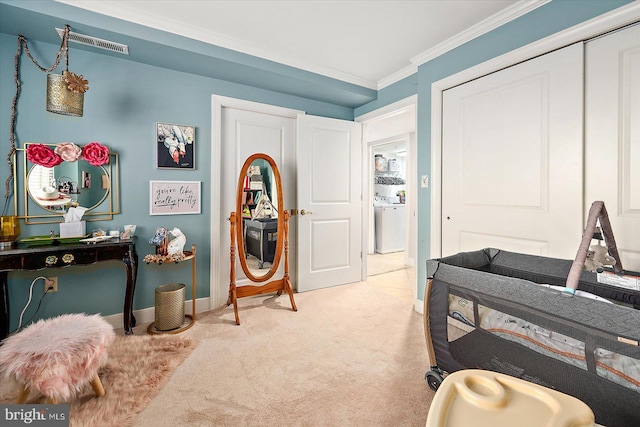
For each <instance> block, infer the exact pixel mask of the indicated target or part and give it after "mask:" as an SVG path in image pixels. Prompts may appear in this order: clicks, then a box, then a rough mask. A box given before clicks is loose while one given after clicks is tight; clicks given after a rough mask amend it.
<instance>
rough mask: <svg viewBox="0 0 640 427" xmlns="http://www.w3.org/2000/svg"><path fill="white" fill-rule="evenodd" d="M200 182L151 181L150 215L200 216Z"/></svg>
mask: <svg viewBox="0 0 640 427" xmlns="http://www.w3.org/2000/svg"><path fill="white" fill-rule="evenodd" d="M200 188H201V182H200V181H149V215H184V214H199V213H200V209H201V207H200V205H201V197H200Z"/></svg>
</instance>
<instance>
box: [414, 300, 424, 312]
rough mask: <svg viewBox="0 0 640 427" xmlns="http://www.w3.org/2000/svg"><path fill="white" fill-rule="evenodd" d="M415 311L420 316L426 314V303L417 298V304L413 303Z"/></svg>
mask: <svg viewBox="0 0 640 427" xmlns="http://www.w3.org/2000/svg"><path fill="white" fill-rule="evenodd" d="M413 309H414V310H415V311H417V312H418V313H420V314H424V301H422V300H421V299H418V298H416V300H415V302H414V303H413Z"/></svg>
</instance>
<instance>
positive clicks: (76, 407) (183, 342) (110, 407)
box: [0, 336, 195, 427]
mask: <svg viewBox="0 0 640 427" xmlns="http://www.w3.org/2000/svg"><path fill="white" fill-rule="evenodd" d="M194 347H195V342H194V340H193V339H189V338H186V337H178V336H154V337H151V336H129V337H123V336H117V337H116V339H115V341H114V342H113V343H112V344H111V346H110V347H109V350H108V353H109V360H108V362H107V364H106V365H105V366H104V367H103V368H102V369H101V370H100V372H99V374H100V379H101V381H102V384H103V386H104V388H105V391H106V395H104V396H102V397H100V398H96V397H95V394H94V392H93V390H92V389H91V386H89V384H87V385H86V386H85V387H84V389H83V390H82V392H81V393H80V394H79V395H78V397H77V398H75V399H74V400H72V401H71V402H69V415H70V417H69V418H70V420H69V421H70V425H71V426H79V427H80V426H81V427H94V426H100V427H110V426H113V427H116V426H118V427H120V426H129V425H132V424H133V422H134V420H135V418H136V415H137V414H138V413H139V412H140V411H142V410H143V409H144V408H145V407H146V406H147V405H148V404H149V402H150V401H151V400H152V399H153V398H154V397H155V396H156V395H157V394H158V392H159V391H160V389H161V388H162V387H163V386H164V385H165V383H166V382H167V380H168V379H169V377H170V376H171V374H172V373H173V372H174V371H175V369H176V367H178V365H180V364H181V363H182V362H183V361H184V360H185V359H186V358H187V356H188V355H189V354H190V353H191V351H192V350H193V349H194ZM17 394H18V387H17V384H15V383H7V382H3V384H2V387H1V388H0V403H13V402H15V399H16V396H17ZM28 403H40V404H41V403H43V396H42V395H39V394H38V393H36V392H32V393H31V396H30V398H29V400H28Z"/></svg>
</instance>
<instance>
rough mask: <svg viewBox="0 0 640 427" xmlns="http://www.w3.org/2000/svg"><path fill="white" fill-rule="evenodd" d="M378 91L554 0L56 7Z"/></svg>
mask: <svg viewBox="0 0 640 427" xmlns="http://www.w3.org/2000/svg"><path fill="white" fill-rule="evenodd" d="M56 1H58V2H60V3H65V4H68V5H72V6H76V7H79V8H82V9H86V10H90V11H92V12H97V13H100V14H103V15H107V16H111V17H114V18H118V19H122V20H125V21H130V22H133V23H136V24H141V25H145V26H148V27H152V28H158V29H162V30H164V31H167V32H170V33H174V34H178V35H181V36H185V37H189V38H192V39H196V40H200V41H203V42H207V43H211V44H214V45H218V46H222V47H225V48H229V49H233V50H236V51H240V52H243V53H247V54H251V55H254V56H258V57H261V58H264V59H269V60H272V61H275V62H279V63H282V64H286V65H290V66H293V67H297V68H301V69H304V70H307V71H312V72H315V73H318V74H322V75H325V76H329V77H333V78H337V79H340V80H343V81H346V82H349V83H354V84H358V85H361V86H365V87H368V88H372V89H379V88H382V87H384V86H387V85H388V84H391V83H393V82H395V81H397V80H399V79H401V78H403V77H406V76H408V75H410V74H412V73H414V72H415V71H416V68H417V66H418V65H420V64H421V63H424V62H426V61H427V60H429V59H431V58H433V57H435V56H437V55H438V54H441V53H444V52H446V51H447V50H449V49H452V48H454V47H456V46H459V45H461V44H462V43H464V42H466V41H468V40H470V39H472V38H474V37H477V36H479V35H481V34H483V33H485V32H487V31H489V30H491V29H493V28H495V27H497V26H498V25H501V24H503V23H505V22H508V21H510V20H512V19H514V18H516V17H518V16H520V15H522V14H524V13H526V12H528V11H530V10H532V9H534V8H536V7H539V6H541V5H542V4H544V3H546V2H548V1H549V0H413V1H403V0H396V1H386V0H359V1H354V0H324V1H318V0H289V1H272V0H235V1H218V0H182V1H178V0H173V1H172V0H102V1H95V0H56Z"/></svg>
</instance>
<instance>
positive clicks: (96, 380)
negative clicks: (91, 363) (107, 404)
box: [91, 372, 105, 397]
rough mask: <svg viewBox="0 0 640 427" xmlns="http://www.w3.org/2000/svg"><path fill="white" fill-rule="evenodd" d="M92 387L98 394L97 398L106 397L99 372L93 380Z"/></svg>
mask: <svg viewBox="0 0 640 427" xmlns="http://www.w3.org/2000/svg"><path fill="white" fill-rule="evenodd" d="M91 387H93V391H94V392H95V393H96V396H98V397H100V396H104V395H105V392H104V387H103V386H102V381H100V377H99V376H98V373H97V372H96V373H95V374H94V375H93V379H92V380H91Z"/></svg>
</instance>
